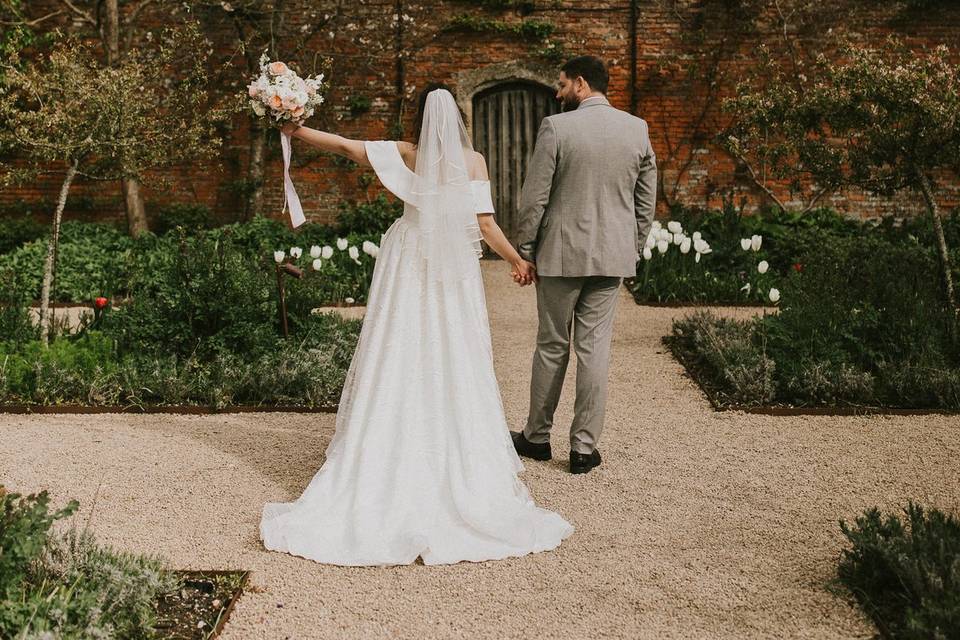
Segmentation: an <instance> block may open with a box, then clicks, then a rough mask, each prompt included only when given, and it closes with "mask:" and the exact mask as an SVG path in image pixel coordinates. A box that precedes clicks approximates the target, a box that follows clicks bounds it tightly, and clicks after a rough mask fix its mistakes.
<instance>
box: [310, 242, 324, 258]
mask: <svg viewBox="0 0 960 640" xmlns="http://www.w3.org/2000/svg"><path fill="white" fill-rule="evenodd" d="M322 251H323V250H322V249H320V247H319V246H317V245H313V246H312V247H310V257H311V258H314V259H316V258H319V257H320V254H321V252H322Z"/></svg>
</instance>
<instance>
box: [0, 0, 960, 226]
mask: <svg viewBox="0 0 960 640" xmlns="http://www.w3.org/2000/svg"><path fill="white" fill-rule="evenodd" d="M744 2H746V3H747V4H749V3H750V2H753V3H754V4H759V5H771V6H772V2H763V1H762V0H744ZM30 4H31V6H33V5H34V3H33V2H31V3H30ZM51 4H57V0H41V1H38V2H36V9H35V10H36V12H37V14H38V15H40V14H42V13H43V12H44V11H45V10H46V9H48V8H49V6H50V5H51ZM300 4H301V5H302V6H303V7H305V8H304V13H303V14H302V15H300V16H299V17H295V18H293V19H292V22H293V25H294V27H297V26H299V25H300V24H303V25H306V26H307V27H309V26H310V25H311V24H313V22H312V21H313V20H315V18H312V17H311V16H310V15H309V11H310V10H315V11H320V12H322V11H323V7H324V6H325V5H327V4H330V5H332V4H333V3H332V2H323V1H322V0H319V1H313V2H301V3H300ZM345 4H346V8H345V13H344V15H343V16H341V17H340V18H338V19H336V20H334V22H333V23H331V25H330V29H329V30H325V31H324V32H323V33H321V34H319V35H318V37H317V38H315V39H314V40H313V41H312V42H311V43H310V44H309V45H308V46H306V47H305V48H304V49H302V50H301V51H299V52H297V54H296V55H294V56H293V59H295V60H297V61H298V62H299V63H300V64H301V66H302V67H303V68H304V69H305V70H307V71H310V70H311V69H310V65H311V61H312V60H314V59H315V57H316V56H317V55H318V54H319V55H324V56H331V58H332V61H333V76H332V80H333V85H332V90H331V92H330V95H329V106H328V109H327V110H326V112H325V113H324V114H323V115H322V116H321V117H319V118H317V119H316V122H312V123H309V124H311V125H313V126H318V127H326V128H329V129H330V130H333V131H336V132H338V133H341V134H343V135H346V136H349V137H356V138H366V139H382V138H386V137H388V135H389V133H388V132H389V130H390V124H391V123H392V122H393V120H394V119H395V118H396V113H397V111H396V105H397V96H396V82H397V74H396V55H395V30H394V28H393V26H392V25H391V24H390V17H391V15H392V14H393V10H394V5H395V2H394V0H368V1H367V2H365V3H363V4H360V3H345ZM401 4H402V5H403V12H404V13H405V14H407V15H409V16H410V17H411V18H412V20H413V21H412V23H408V24H407V27H406V29H407V35H406V37H405V39H404V50H405V51H407V52H408V57H407V59H405V60H404V66H405V78H404V89H405V92H404V107H405V111H406V114H405V117H404V121H405V123H406V130H407V131H409V129H410V121H411V120H412V111H413V109H414V107H415V105H414V104H413V103H414V98H415V93H416V90H417V89H418V88H419V87H421V86H423V84H424V83H426V82H428V81H431V80H439V81H446V82H448V83H451V84H453V85H455V86H456V85H458V84H459V85H464V84H470V83H472V84H473V85H476V78H477V77H480V78H483V77H485V76H484V74H486V77H487V78H488V80H489V79H490V78H497V77H501V78H502V79H504V80H506V79H508V78H507V76H506V75H504V73H503V72H501V73H499V75H498V73H496V72H489V73H488V70H490V69H495V68H500V67H498V65H500V66H503V65H507V64H508V63H515V66H516V67H517V68H519V69H521V70H522V71H523V72H524V73H528V77H537V78H543V79H544V80H547V81H550V80H551V78H552V76H553V74H554V71H553V68H552V67H550V65H549V64H547V63H546V62H545V59H544V58H542V57H541V56H538V55H537V54H536V53H534V51H533V50H534V48H535V44H532V43H527V42H524V41H521V40H519V39H518V38H517V37H516V36H513V35H500V34H490V33H482V34H475V33H444V32H440V31H439V29H440V27H441V26H442V25H445V24H447V23H448V22H449V21H450V19H451V18H453V17H454V16H455V15H458V14H463V13H471V14H473V15H477V16H486V17H491V18H498V19H503V20H507V21H516V20H519V19H520V18H519V17H518V16H517V15H516V14H515V13H514V12H513V11H502V12H496V11H487V10H484V9H477V8H475V7H474V6H473V4H472V3H469V2H465V1H457V0H445V1H441V0H428V1H424V2H417V3H413V2H408V1H406V0H404V1H403V2H402V3H401ZM724 4H725V3H723V2H720V1H719V0H697V1H691V0H639V2H638V23H637V36H638V37H637V48H636V57H637V74H636V75H637V83H636V88H635V91H636V98H635V99H636V101H637V114H638V115H640V116H642V117H644V118H645V119H647V121H648V122H649V123H650V130H651V137H652V141H653V145H654V149H655V150H656V152H657V155H658V159H659V164H660V167H661V176H662V179H663V184H662V193H661V198H660V205H661V214H664V213H665V211H666V208H667V204H669V203H682V204H686V205H698V206H710V207H716V206H719V205H720V204H721V203H722V200H723V198H724V197H733V198H734V199H735V200H736V201H739V200H740V199H741V198H746V200H747V202H748V209H750V210H752V209H754V208H755V207H756V206H757V204H760V203H763V202H764V201H765V200H764V198H763V197H762V194H761V193H760V192H759V190H758V189H756V188H755V187H753V186H752V185H751V184H750V182H749V181H748V180H746V179H745V177H744V176H743V175H741V174H740V173H738V172H737V170H736V167H735V165H734V163H733V162H732V160H731V159H730V157H729V156H728V155H727V154H725V153H724V152H723V151H722V150H720V149H719V148H718V147H717V146H716V145H715V144H714V143H713V141H712V138H713V136H715V134H716V133H717V132H718V131H719V130H720V129H721V127H722V125H723V123H724V119H725V118H726V116H725V115H723V114H722V113H721V112H720V110H719V104H720V99H722V97H723V96H725V95H729V94H730V92H731V90H732V87H733V86H734V85H735V83H736V81H737V79H738V78H739V77H741V76H742V75H743V74H744V73H745V72H747V71H749V70H750V68H751V67H752V65H753V64H754V51H755V47H756V46H757V45H758V44H759V43H761V42H768V43H771V45H772V46H777V44H778V43H780V42H782V40H781V38H780V28H781V25H780V23H778V22H777V20H776V16H775V15H774V14H772V13H771V10H770V8H769V7H767V8H766V9H764V8H763V7H762V6H761V10H760V11H759V13H757V14H756V15H751V16H749V18H750V19H749V20H747V19H744V18H743V17H742V16H740V15H738V14H737V13H736V12H733V13H731V12H730V11H728V10H727V9H724V8H723V6H724ZM825 4H831V3H825ZM833 4H835V5H838V6H839V5H843V6H844V10H843V11H841V10H839V9H837V7H836V6H833V7H831V8H830V9H829V11H830V12H831V13H830V14H829V15H827V14H826V13H824V15H822V16H819V17H818V18H817V19H818V20H819V21H820V22H815V23H813V24H812V25H810V24H808V25H806V26H805V27H804V26H802V25H801V27H800V30H799V31H797V32H796V34H792V35H797V36H798V38H799V39H798V43H799V44H800V46H802V45H803V40H804V38H808V39H817V38H822V37H823V34H824V33H826V30H827V29H831V28H832V29H834V30H850V31H855V32H857V33H861V34H863V37H864V38H865V40H867V41H872V42H882V41H883V39H884V38H885V37H886V36H887V35H888V34H890V33H896V34H899V35H901V36H904V37H906V38H908V39H909V40H910V41H911V42H912V43H913V44H915V45H917V46H923V45H935V44H940V43H945V44H948V45H949V46H951V47H952V48H956V47H957V45H958V43H960V39H958V36H960V8H957V9H953V8H950V7H946V6H945V8H941V9H938V10H937V12H936V14H935V15H927V14H907V15H906V16H905V15H904V14H903V13H902V11H900V9H899V8H898V6H897V5H898V3H896V2H890V3H880V4H881V5H882V7H883V8H881V9H876V8H875V5H877V4H878V3H868V2H862V1H858V0H849V1H848V2H846V3H833ZM943 4H944V5H948V4H950V3H943ZM535 5H536V9H535V11H534V12H533V13H532V14H531V15H530V16H528V18H536V19H542V20H549V21H551V22H553V23H554V24H555V25H556V26H557V34H556V37H557V39H558V40H559V41H560V42H562V43H563V46H564V47H565V49H566V50H567V51H568V52H569V53H570V54H579V53H592V54H595V55H599V56H601V57H603V58H605V59H606V60H607V61H609V65H610V75H611V84H610V92H609V93H610V99H611V101H612V102H613V103H614V105H616V106H618V107H620V108H624V109H629V107H630V103H631V87H630V76H631V55H630V38H629V36H630V34H629V16H630V3H629V2H628V1H626V0H620V1H605V0H579V1H578V0H562V1H560V2H556V3H555V2H552V1H550V2H547V1H542V2H536V3H535ZM726 5H728V6H729V5H736V3H730V2H728V3H726ZM823 11H824V12H827V11H828V9H824V10H823ZM153 20H154V24H160V23H162V20H163V18H162V16H160V15H156V16H154V17H153ZM698 21H699V22H698ZM368 23H373V24H374V28H373V29H369V30H368V29H367V28H366V26H367V24H368ZM351 25H355V28H354V27H352V26H351ZM804 29H806V31H804ZM330 32H332V33H333V37H330ZM225 34H229V30H228V29H226V28H225V30H224V31H223V32H222V33H221V32H217V31H214V30H212V29H211V31H210V32H209V35H210V37H211V38H212V39H214V40H215V41H216V48H217V52H218V53H217V55H218V56H220V57H219V58H218V59H221V60H222V56H225V55H228V54H229V53H230V51H231V43H230V42H229V38H228V37H226V36H225ZM360 37H363V38H365V40H366V42H361V41H359V40H358V38H360ZM711 72H715V73H716V83H715V84H714V85H712V86H711V84H710V81H709V79H708V78H705V76H707V75H709V73H711ZM507 75H509V74H507ZM240 79H241V74H235V75H234V77H233V80H234V81H235V84H233V85H231V86H223V87H220V88H219V89H220V90H221V91H222V92H232V91H239V90H241V89H242V86H241V84H240V82H239V80H240ZM468 80H469V82H468ZM355 96H365V97H367V98H369V99H370V100H371V102H372V108H371V109H370V110H369V111H368V112H367V113H364V114H361V115H359V116H357V117H353V116H351V115H350V112H349V107H348V105H349V101H350V99H351V97H355ZM248 124H249V123H248V120H247V118H246V117H245V116H242V115H238V116H237V117H236V118H235V119H234V122H233V125H232V127H231V128H230V131H229V132H228V135H227V138H226V140H225V144H224V147H223V150H222V153H221V157H220V159H218V160H217V161H213V162H211V163H208V164H205V165H196V166H186V167H179V168H177V169H175V170H170V171H168V172H167V174H168V175H169V176H170V177H172V178H174V185H175V187H174V189H172V190H163V191H162V192H160V191H159V190H156V189H151V188H150V185H149V184H147V185H146V187H145V191H144V193H145V199H146V201H147V206H148V209H149V210H152V211H156V209H157V208H158V207H160V206H162V205H163V204H164V203H169V202H200V203H203V204H205V205H207V206H209V207H210V208H211V209H212V210H214V212H215V213H216V214H217V215H218V216H219V217H220V218H222V219H224V220H230V219H235V218H236V217H238V216H239V214H240V211H241V210H242V202H241V200H240V198H239V196H238V195H237V194H236V193H235V192H234V191H233V190H232V189H231V187H230V185H231V184H232V183H233V182H234V181H236V180H238V179H242V178H243V177H244V175H245V169H246V166H247V158H248V153H247V151H248V144H249V142H248ZM269 141H270V147H269V153H268V156H267V169H268V173H267V177H266V187H265V200H266V211H267V212H268V213H270V214H272V215H279V212H280V208H281V205H282V199H283V193H282V181H281V178H282V177H281V162H280V156H279V143H278V140H277V134H273V135H271V136H270V138H269ZM294 160H295V162H297V161H298V160H299V161H300V162H298V166H297V168H296V169H295V170H294V171H293V177H294V181H295V183H296V184H297V188H298V192H299V193H300V196H301V199H302V201H303V204H304V208H305V210H306V212H307V215H308V217H309V218H310V219H313V220H317V221H327V220H331V219H333V217H334V216H335V214H336V210H337V206H338V204H339V203H340V202H342V201H343V200H344V199H362V198H365V197H370V196H372V195H374V194H375V193H377V191H378V187H376V186H372V187H368V188H363V187H361V185H360V184H359V181H358V179H359V177H360V176H361V175H362V173H363V171H361V170H353V171H350V170H347V169H344V168H341V167H338V166H335V165H334V164H333V162H331V160H330V159H329V158H325V157H313V158H311V157H310V154H309V153H308V149H307V148H306V147H305V146H304V145H303V144H302V143H296V144H295V150H294ZM304 160H309V161H306V162H303V161H304ZM50 169H51V173H50V174H49V175H48V176H46V177H44V178H43V179H41V180H39V181H37V182H36V183H34V184H29V185H24V186H22V187H19V188H16V189H6V190H5V191H3V192H2V193H0V207H9V206H10V205H11V204H13V203H15V202H18V201H25V202H27V203H38V202H53V201H54V200H55V198H56V195H57V191H58V189H59V185H60V179H61V175H62V174H61V173H60V171H58V167H55V166H52V167H50ZM777 192H778V194H779V195H780V196H781V197H782V198H783V199H785V200H788V201H791V202H797V203H799V202H798V201H796V200H791V197H790V194H789V193H787V191H786V190H785V189H784V188H778V189H777ZM940 195H941V200H942V201H943V202H944V204H946V205H947V206H953V205H956V204H957V203H958V202H960V188H958V185H957V184H949V185H945V186H944V188H943V189H942V192H941V194H940ZM918 200H919V199H918V198H915V197H912V196H908V195H905V196H902V197H899V198H897V199H895V200H889V199H884V198H877V197H872V196H868V195H865V194H862V193H853V192H848V193H842V194H837V195H835V196H834V197H832V198H830V199H829V200H827V201H826V202H825V203H826V204H830V205H832V206H835V207H836V208H838V209H840V210H843V211H847V212H849V213H850V214H851V215H856V216H860V217H871V216H876V215H881V214H889V213H907V214H911V213H915V212H917V211H919V210H920V206H919V202H918ZM49 208H50V207H49V206H47V207H41V210H42V211H46V210H47V209H49ZM68 209H69V210H68V213H67V215H68V216H73V217H88V218H96V219H117V220H121V219H122V218H123V205H122V200H121V197H120V189H119V184H113V183H106V184H104V183H93V182H90V181H84V180H82V179H81V180H79V181H78V182H77V183H76V185H75V187H74V189H73V190H72V191H71V199H70V205H69V206H68Z"/></svg>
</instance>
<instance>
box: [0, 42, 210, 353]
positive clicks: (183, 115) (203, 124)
mask: <svg viewBox="0 0 960 640" xmlns="http://www.w3.org/2000/svg"><path fill="white" fill-rule="evenodd" d="M201 41H202V36H201V34H200V33H199V30H198V29H197V28H196V26H195V25H194V26H192V27H190V26H187V27H180V28H174V29H167V30H165V31H164V32H163V33H162V34H161V35H160V37H159V39H158V42H157V44H156V46H155V47H154V48H152V49H150V50H147V49H140V50H137V51H136V52H134V53H131V54H130V55H127V56H126V57H124V59H123V60H122V61H120V62H119V63H118V64H117V65H115V66H110V67H105V66H103V65H102V64H101V63H100V62H99V61H98V60H97V57H96V56H95V55H94V53H93V52H92V51H91V50H90V49H89V48H88V47H87V46H86V45H84V44H83V43H82V42H80V41H78V40H76V39H74V38H69V39H66V40H64V41H62V42H60V43H58V44H57V45H56V46H55V47H54V48H53V50H52V51H51V53H50V55H49V58H48V59H47V60H44V61H41V62H40V63H37V62H32V63H30V64H28V65H27V66H26V67H25V68H24V69H23V70H20V69H17V68H15V67H13V66H11V65H8V66H7V67H6V68H5V69H4V71H5V77H4V84H3V85H2V87H0V124H2V125H3V126H0V147H2V146H9V147H12V148H14V149H16V150H17V151H18V152H19V156H20V157H26V158H27V159H29V160H30V161H32V162H31V164H30V165H28V166H27V167H26V168H21V167H17V166H16V165H13V164H12V163H10V164H7V165H4V164H0V170H5V171H3V172H2V175H0V177H2V180H3V182H5V183H8V184H9V183H12V182H19V181H23V180H26V179H30V178H32V177H35V176H36V175H37V174H39V173H41V172H43V171H44V170H45V169H49V168H50V167H51V166H57V165H60V166H65V167H66V173H65V176H64V179H63V183H62V186H61V189H60V195H59V198H58V200H57V208H56V211H55V212H54V216H53V230H52V233H51V234H50V241H49V246H48V250H47V259H46V264H45V269H44V279H43V287H42V291H41V309H40V329H41V336H42V339H43V341H44V343H46V341H47V340H48V333H49V327H50V313H49V300H50V291H51V289H52V285H53V278H54V273H55V266H56V259H57V243H58V240H59V232H60V221H61V219H62V216H63V210H64V206H65V204H66V200H67V194H68V192H69V190H70V186H71V184H72V182H73V180H74V178H75V177H76V176H78V175H81V176H84V177H87V178H90V179H97V180H118V179H124V178H131V179H135V180H137V181H138V182H139V181H140V180H141V179H142V178H143V176H144V174H145V173H146V172H147V171H148V170H151V169H157V168H160V167H164V166H170V165H174V164H178V163H181V162H185V161H195V160H197V159H198V158H203V157H208V156H210V155H212V153H213V151H214V149H215V148H217V147H218V146H219V142H220V141H219V138H217V137H216V135H215V132H214V125H215V123H216V122H217V121H218V120H219V119H220V118H221V117H222V116H223V114H222V113H221V112H220V111H218V110H209V109H207V108H206V101H207V99H206V87H207V84H208V83H207V77H206V73H207V70H206V64H205V59H206V57H205V55H204V54H203V51H205V49H204V48H203V47H201V46H199V45H200V42H201Z"/></svg>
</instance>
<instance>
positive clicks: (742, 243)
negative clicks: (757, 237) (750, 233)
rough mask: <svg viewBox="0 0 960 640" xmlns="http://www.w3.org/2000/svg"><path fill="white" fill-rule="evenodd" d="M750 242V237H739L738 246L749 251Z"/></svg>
mask: <svg viewBox="0 0 960 640" xmlns="http://www.w3.org/2000/svg"><path fill="white" fill-rule="evenodd" d="M751 244H752V243H751V242H750V238H740V248H741V249H743V250H744V251H750V246H751Z"/></svg>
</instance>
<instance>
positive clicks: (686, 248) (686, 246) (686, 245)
mask: <svg viewBox="0 0 960 640" xmlns="http://www.w3.org/2000/svg"><path fill="white" fill-rule="evenodd" d="M690 244H691V242H690V238H684V239H683V242H681V243H680V253H683V254H687V253H690Z"/></svg>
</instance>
